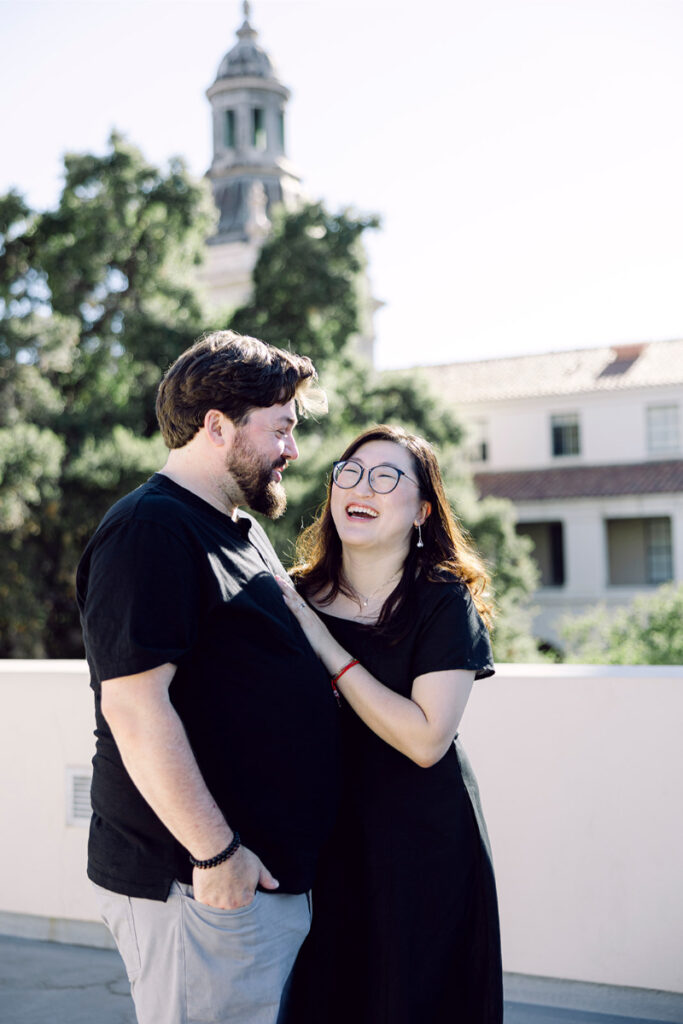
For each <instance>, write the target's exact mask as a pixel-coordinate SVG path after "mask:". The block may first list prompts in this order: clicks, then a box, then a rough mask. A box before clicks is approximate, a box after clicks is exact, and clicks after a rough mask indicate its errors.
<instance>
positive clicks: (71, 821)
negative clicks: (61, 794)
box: [66, 767, 92, 825]
mask: <svg viewBox="0 0 683 1024" xmlns="http://www.w3.org/2000/svg"><path fill="white" fill-rule="evenodd" d="M91 779H92V770H91V769H90V768H89V767H88V768H73V767H68V768H67V769H66V823H67V825H88V824H89V823H90V814H91V810H90V782H91Z"/></svg>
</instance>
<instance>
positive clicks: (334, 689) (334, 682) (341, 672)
mask: <svg viewBox="0 0 683 1024" xmlns="http://www.w3.org/2000/svg"><path fill="white" fill-rule="evenodd" d="M358 664H360V662H359V661H358V658H352V659H351V661H349V662H348V664H346V665H344V668H342V669H340V670H339V672H337V674H336V676H332V678H331V679H330V686H331V687H332V693H333V694H334V696H335V700H336V701H337V704H338V705H339V707H341V697H340V696H339V690H338V689H337V680H338V679H341V677H342V676H343V675H344V673H345V672H348V671H349V669H350V668H353V666H354V665H358Z"/></svg>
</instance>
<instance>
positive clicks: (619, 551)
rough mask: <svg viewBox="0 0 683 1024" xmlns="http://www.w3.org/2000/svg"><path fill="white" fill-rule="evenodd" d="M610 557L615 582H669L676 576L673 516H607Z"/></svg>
mask: <svg viewBox="0 0 683 1024" xmlns="http://www.w3.org/2000/svg"><path fill="white" fill-rule="evenodd" d="M607 558H608V572H609V582H610V584H611V585H612V586H617V587H618V586H644V585H646V584H648V583H650V584H653V583H668V582H669V580H671V579H672V576H673V553H672V547H671V520H670V519H669V517H668V516H657V517H652V518H650V519H608V520H607Z"/></svg>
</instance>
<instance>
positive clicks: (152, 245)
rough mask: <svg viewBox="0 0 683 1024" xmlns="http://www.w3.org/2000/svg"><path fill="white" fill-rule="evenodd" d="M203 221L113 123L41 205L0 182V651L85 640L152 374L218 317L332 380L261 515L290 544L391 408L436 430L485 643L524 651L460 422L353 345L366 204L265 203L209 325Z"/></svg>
mask: <svg viewBox="0 0 683 1024" xmlns="http://www.w3.org/2000/svg"><path fill="white" fill-rule="evenodd" d="M214 217H215V212H214V210H213V206H212V203H211V200H210V195H209V193H208V189H207V187H206V186H205V185H204V184H201V183H198V182H195V181H193V180H192V179H191V178H190V176H189V175H188V173H187V171H186V169H185V167H184V165H183V164H182V162H181V161H180V160H173V161H171V163H170V165H169V166H168V168H166V169H164V170H160V169H158V168H155V167H152V166H150V165H149V164H147V163H146V162H145V160H144V159H143V157H142V155H141V154H140V153H139V151H138V150H136V149H135V148H134V147H132V146H131V145H129V144H128V143H126V142H125V140H124V139H123V138H121V137H120V136H119V135H116V134H114V135H112V137H111V140H110V145H109V149H108V151H107V152H106V153H105V155H104V156H93V155H88V154H85V155H83V154H81V155H68V156H67V157H66V158H65V183H64V188H63V191H62V194H61V197H60V200H59V203H58V205H57V207H56V209H55V210H52V211H48V212H44V213H38V212H35V211H32V210H30V209H29V208H28V206H27V205H26V203H25V202H24V200H23V199H22V197H21V196H19V195H18V194H16V193H14V192H12V193H9V194H8V195H6V196H4V197H0V554H1V556H2V567H3V572H2V582H1V583H0V657H43V656H47V657H79V656H80V655H81V653H82V647H81V641H80V630H79V627H78V620H77V616H76V609H75V603H74V594H73V582H74V571H75V567H76V564H77V561H78V558H79V556H80V553H81V551H82V549H83V547H84V545H85V543H86V541H87V539H88V537H89V536H90V535H91V534H92V532H93V530H94V528H95V526H96V524H97V522H98V521H99V519H100V518H101V516H102V515H103V513H104V512H105V511H106V509H107V508H108V507H109V506H110V505H111V504H112V502H114V501H115V500H117V498H119V497H120V496H121V495H122V494H124V493H126V492H127V491H129V490H131V489H132V488H134V487H135V486H137V485H138V484H139V483H141V482H142V481H143V480H144V479H145V478H146V477H147V476H149V475H150V473H152V472H153V471H154V470H155V469H157V468H159V467H160V466H161V465H162V464H163V461H164V458H165V449H164V446H163V443H162V442H161V438H160V436H159V434H158V432H157V426H156V421H155V418H154V398H155V392H156V388H157V385H158V382H159V380H160V377H161V374H162V373H163V371H164V370H165V368H166V367H167V366H168V365H169V363H170V362H172V360H173V359H174V358H175V357H176V356H177V355H178V354H179V353H180V352H181V351H182V350H183V349H184V348H186V347H187V346H188V345H189V344H191V342H192V341H193V340H194V339H195V338H196V337H197V336H198V335H199V334H201V333H202V331H204V330H207V329H213V328H216V327H221V326H223V327H225V326H230V327H232V328H234V329H235V330H239V331H241V332H243V333H247V334H252V335H255V336H257V337H263V338H265V339H266V340H268V341H270V342H272V343H274V344H276V345H280V346H283V347H287V346H291V348H292V349H294V350H295V351H298V352H302V353H305V354H307V355H310V356H311V357H312V359H313V361H314V362H315V364H316V366H317V367H318V370H319V373H320V376H321V380H322V383H323V385H324V387H325V389H326V391H327V392H328V396H329V400H330V413H329V415H328V416H326V417H322V418H321V419H320V420H319V421H317V422H316V421H313V420H309V421H304V422H303V423H302V424H301V427H300V429H299V434H298V440H299V443H300V448H301V460H300V461H299V462H298V463H297V464H296V465H295V466H293V467H292V468H291V470H290V471H289V472H288V475H287V490H288V495H289V507H290V511H289V513H288V514H287V515H286V516H285V517H284V518H283V519H282V520H280V521H278V522H276V523H267V524H266V526H267V529H268V531H269V533H270V534H271V537H272V538H273V540H274V542H275V544H276V545H277V546H278V547H279V549H280V551H281V552H282V553H283V555H284V558H285V560H287V558H288V557H291V554H292V552H293V543H294V539H295V536H296V534H297V532H298V530H299V529H300V527H301V525H302V524H305V523H307V522H309V521H310V519H311V517H312V516H313V515H314V513H315V510H316V508H317V506H318V504H319V502H320V501H321V500H322V497H323V494H324V487H325V481H326V478H327V474H328V472H329V467H330V464H331V462H332V461H333V459H334V458H335V457H337V456H338V454H339V452H340V451H341V450H342V448H343V447H344V446H345V445H346V443H347V442H348V441H349V440H351V438H352V437H354V436H355V435H356V434H357V433H358V432H359V431H360V430H363V429H365V428H366V427H367V426H369V425H371V424H372V423H377V422H393V423H400V424H402V425H404V426H406V427H407V428H409V429H412V430H415V431H417V432H419V433H421V434H423V435H424V436H426V437H427V438H429V439H430V440H431V441H432V442H433V443H434V444H435V445H436V446H437V449H438V450H439V454H440V459H441V464H442V467H443V469H444V475H445V478H446V481H447V484H448V487H449V490H450V493H451V496H452V497H453V498H454V499H455V505H456V508H457V510H458V513H459V515H460V517H461V520H462V522H463V524H464V525H465V527H466V528H467V529H469V530H470V531H471V532H472V535H473V536H474V538H475V541H476V543H477V544H478V546H479V547H480V549H481V550H482V552H483V554H484V556H485V557H486V558H487V560H488V561H489V563H490V565H491V567H492V569H493V571H494V582H495V588H496V599H497V602H498V604H499V607H500V609H501V615H500V618H499V624H498V627H497V631H496V634H495V636H496V639H495V643H496V651H497V655H498V657H501V658H503V659H508V660H512V659H517V660H520V659H522V658H528V657H532V656H533V654H534V651H535V646H534V645H533V643H532V642H531V640H530V639H529V637H528V635H527V629H526V628H527V626H528V618H527V619H524V616H523V613H522V612H521V611H520V609H521V607H522V604H523V603H524V601H525V599H526V597H527V596H528V593H529V591H530V590H531V589H532V588H533V585H534V579H535V577H534V570H533V566H532V563H531V561H530V559H529V556H528V550H527V542H526V541H525V540H524V539H523V538H519V537H517V535H516V534H515V530H514V522H513V516H512V511H511V506H509V505H507V504H506V503H503V502H494V501H484V502H477V501H476V500H475V496H474V492H473V490H472V484H471V480H470V478H469V475H468V473H467V471H466V464H465V462H464V460H463V458H462V453H461V451H460V438H461V429H460V426H459V424H458V423H457V421H456V420H455V418H454V417H453V414H452V413H451V412H450V410H448V409H447V408H445V407H444V406H443V405H442V404H441V403H440V402H439V401H438V400H437V399H436V397H435V396H434V395H433V394H432V393H431V392H430V391H429V390H428V387H427V385H426V383H424V382H422V381H420V380H419V379H417V378H416V377H415V375H413V374H406V373H395V374H378V373H376V372H375V371H373V369H372V367H371V366H370V364H369V363H368V361H367V360H365V359H363V358H362V357H361V356H360V355H359V351H358V346H357V344H356V343H355V342H356V339H357V336H358V332H359V324H360V321H361V308H360V297H361V292H362V288H363V282H364V278H363V270H364V251H363V248H362V235H363V232H365V231H367V230H369V229H372V228H374V227H376V226H377V222H376V220H375V219H374V218H369V217H359V216H355V215H353V214H352V213H350V212H348V211H346V212H343V213H339V214H337V215H333V214H331V213H329V212H328V211H326V210H325V209H324V207H323V206H322V205H320V204H312V205H309V206H305V207H303V208H302V209H300V210H299V211H297V212H294V213H287V214H286V213H284V212H280V213H279V214H276V215H275V216H274V223H273V230H272V233H271V235H270V236H269V238H268V239H267V240H266V242H265V244H264V246H263V248H262V250H261V253H260V257H259V260H258V262H257V265H256V268H255V271H254V289H253V297H252V299H251V300H250V301H249V303H248V304H247V305H245V306H244V307H243V308H241V309H239V310H237V311H235V312H234V314H233V315H232V317H231V318H230V323H229V324H228V323H217V322H208V321H207V318H206V315H205V314H204V313H203V311H202V308H201V305H200V301H199V299H198V296H197V293H196V291H195V286H194V282H195V281H196V274H195V268H196V266H197V264H198V263H199V261H200V260H201V258H202V254H203V251H204V240H205V238H206V237H207V235H208V234H210V231H211V225H212V219H213V218H214Z"/></svg>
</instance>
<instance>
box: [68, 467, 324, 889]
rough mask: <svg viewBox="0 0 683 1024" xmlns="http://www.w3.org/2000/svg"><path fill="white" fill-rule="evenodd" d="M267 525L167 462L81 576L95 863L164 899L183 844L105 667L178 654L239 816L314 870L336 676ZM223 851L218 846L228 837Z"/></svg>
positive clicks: (198, 752) (109, 522) (259, 846)
mask: <svg viewBox="0 0 683 1024" xmlns="http://www.w3.org/2000/svg"><path fill="white" fill-rule="evenodd" d="M276 573H277V574H279V575H281V576H284V575H285V570H284V569H283V568H282V566H281V564H280V562H279V561H278V559H277V557H276V555H275V552H274V551H273V549H272V547H271V545H270V543H269V541H268V539H267V537H266V535H265V533H264V531H263V530H262V528H261V527H260V526H259V524H258V523H257V522H256V521H255V520H254V519H253V518H252V517H251V516H249V515H247V514H243V513H240V514H239V515H238V517H237V519H236V520H235V521H233V520H232V519H231V518H230V517H229V516H227V515H226V514H224V513H223V512H221V511H220V510H218V509H216V508H214V507H213V506H211V505H209V504H208V503H207V502H205V501H203V499H201V498H199V497H198V496H197V495H195V494H193V493H191V492H190V491H188V490H186V489H185V488H183V487H180V486H179V485H178V484H176V483H175V482H173V481H172V480H170V479H169V478H168V477H166V476H164V475H162V474H155V475H154V476H153V477H151V479H150V480H149V481H148V482H147V483H146V484H143V485H142V487H139V488H138V489H137V490H136V491H134V492H132V493H131V494H129V495H127V496H126V497H125V498H123V499H122V500H121V501H119V502H118V503H117V504H116V505H114V506H113V508H112V509H110V511H109V512H108V513H107V515H106V516H105V517H104V519H103V520H102V522H101V523H100V526H99V527H98V529H97V531H96V533H95V534H94V536H93V538H92V540H91V541H90V543H89V544H88V547H87V548H86V550H85V552H84V554H83V557H82V559H81V563H80V565H79V569H78V577H77V590H78V603H79V608H80V611H81V621H82V625H83V636H84V642H85V648H86V656H87V659H88V663H89V666H90V672H91V685H92V688H93V690H94V693H95V715H96V726H97V728H96V737H97V746H96V753H95V757H94V760H93V784H92V803H93V819H92V825H91V832H90V842H89V851H88V874H89V876H90V878H92V880H93V881H95V882H97V883H98V884H99V885H102V886H104V887H105V888H109V889H111V890H113V891H116V892H122V893H125V894H128V895H131V896H143V897H147V898H151V899H165V898H166V896H167V894H168V891H169V888H170V885H171V882H172V880H173V879H174V878H177V879H179V880H180V881H188V882H189V881H190V877H191V867H190V864H189V860H188V853H187V851H186V850H184V849H183V848H182V847H181V846H180V844H179V843H178V842H177V841H176V840H175V839H174V838H173V836H172V835H171V834H170V833H169V832H168V830H167V829H166V828H165V826H164V825H163V824H162V823H161V821H160V820H159V819H158V818H157V816H156V815H155V814H154V812H153V811H152V810H151V808H150V807H149V805H148V804H147V803H146V802H145V800H144V799H143V797H142V796H141V794H140V793H139V791H138V790H137V789H136V787H135V786H134V784H133V782H132V781H131V779H130V777H129V776H128V773H127V772H126V770H125V768H124V766H123V763H122V761H121V758H120V755H119V752H118V748H117V747H116V743H115V742H114V739H113V737H112V735H111V731H110V730H109V727H108V725H107V723H106V721H105V719H104V718H103V716H102V713H101V708H100V689H101V683H102V680H105V679H115V678H118V677H120V676H126V675H134V674H137V673H140V672H144V671H146V670H148V669H152V668H155V667H157V666H159V665H162V664H165V663H167V662H171V663H173V664H174V665H176V666H177V671H176V673H175V676H174V678H173V681H172V683H171V686H170V691H169V694H170V699H171V702H172V703H173V705H174V707H175V709H176V711H177V712H178V714H179V716H180V718H181V720H182V722H183V725H184V727H185V730H186V732H187V735H188V739H189V741H190V744H191V746H192V750H193V753H194V755H195V758H196V760H197V763H198V765H199V768H200V770H201V772H202V775H203V777H204V779H205V781H206V783H207V786H208V788H209V791H210V792H211V794H212V796H213V797H214V799H215V800H216V802H217V804H218V806H219V807H220V808H221V810H222V811H223V813H224V815H225V817H226V820H227V821H228V823H229V824H230V826H231V827H232V828H234V829H237V830H238V831H239V833H240V835H241V837H242V840H243V842H244V844H245V845H246V846H248V847H249V848H251V849H253V850H254V851H255V852H256V853H257V854H258V856H259V857H260V858H261V859H262V860H263V862H264V863H265V864H266V865H267V866H268V868H269V869H270V870H271V871H272V873H273V874H274V875H275V877H276V878H278V880H279V881H280V891H281V892H303V891H305V890H306V889H308V888H309V887H310V885H311V883H312V880H313V875H314V872H315V865H316V861H317V855H318V850H319V848H320V846H321V844H322V842H323V840H324V838H325V837H326V835H327V833H328V831H329V829H330V827H331V824H332V821H333V818H334V813H335V809H336V793H337V735H336V733H337V719H336V706H335V703H334V698H333V695H332V692H331V688H330V684H329V679H328V676H327V673H326V671H325V669H324V668H323V666H322V664H321V662H320V661H319V660H318V658H317V657H316V655H315V654H314V652H313V650H312V648H311V647H310V645H309V644H308V641H307V640H306V638H305V636H304V634H303V632H302V630H301V629H300V627H299V626H298V623H297V622H296V621H295V619H294V618H293V616H292V615H291V614H290V613H289V611H288V610H287V608H286V606H285V604H284V601H283V599H282V596H281V593H280V591H279V587H278V585H277V583H276V581H275V579H274V575H275V574H276ZM217 852H218V851H217Z"/></svg>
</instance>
